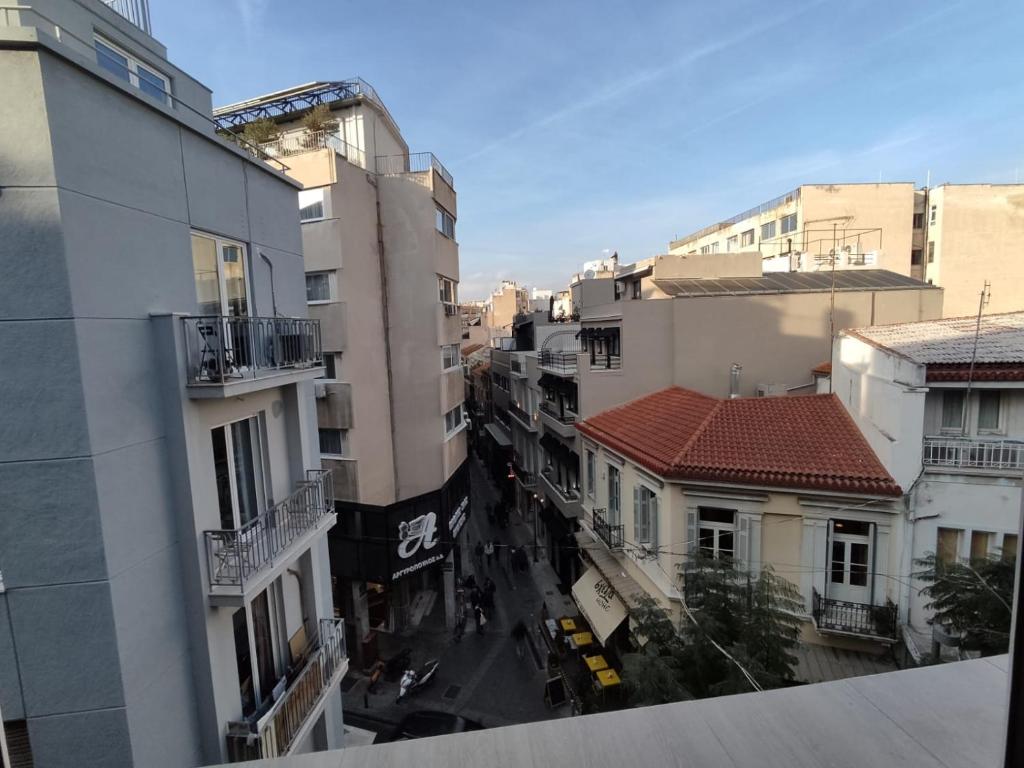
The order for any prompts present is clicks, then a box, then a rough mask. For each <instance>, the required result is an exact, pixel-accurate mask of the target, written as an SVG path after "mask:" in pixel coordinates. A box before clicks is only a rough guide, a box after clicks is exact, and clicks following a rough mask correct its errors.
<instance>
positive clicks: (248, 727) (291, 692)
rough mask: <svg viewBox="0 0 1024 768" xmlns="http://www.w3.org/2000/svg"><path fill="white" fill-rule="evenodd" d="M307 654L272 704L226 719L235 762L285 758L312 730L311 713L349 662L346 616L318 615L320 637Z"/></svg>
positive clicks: (229, 747)
mask: <svg viewBox="0 0 1024 768" xmlns="http://www.w3.org/2000/svg"><path fill="white" fill-rule="evenodd" d="M303 655H304V660H302V661H300V662H299V663H298V664H297V665H296V668H295V670H294V671H293V672H292V673H291V674H289V675H287V676H286V677H285V683H286V687H285V689H284V691H283V692H282V693H281V694H280V695H279V696H278V697H277V698H276V699H274V702H273V705H272V706H271V707H270V709H268V710H267V711H266V712H265V713H264V714H262V715H259V716H258V717H254V719H252V720H249V721H241V722H232V723H228V735H227V740H228V758H229V760H231V762H240V761H243V760H258V759H261V758H262V759H267V758H272V757H284V756H286V755H288V754H289V753H290V752H291V751H292V749H293V748H294V747H295V745H296V744H298V743H299V741H300V736H301V735H302V734H303V733H308V727H309V726H308V723H309V720H310V719H311V715H312V713H313V712H314V711H316V710H318V708H319V705H320V703H321V702H322V701H323V700H324V699H325V698H326V697H327V695H328V694H329V693H330V692H331V690H332V689H333V688H334V686H335V685H336V684H337V683H338V682H339V681H340V680H341V678H342V676H343V675H344V674H345V671H346V669H347V667H348V665H347V662H348V650H347V648H346V646H345V622H344V620H342V619H320V625H319V628H318V632H317V637H316V638H314V640H313V642H312V643H310V647H309V648H308V650H307V651H306V652H305V653H304V654H303Z"/></svg>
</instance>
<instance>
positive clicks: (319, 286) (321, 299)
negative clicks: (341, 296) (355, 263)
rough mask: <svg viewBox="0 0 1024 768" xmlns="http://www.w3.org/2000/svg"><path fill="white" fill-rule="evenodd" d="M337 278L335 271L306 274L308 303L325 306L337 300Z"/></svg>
mask: <svg viewBox="0 0 1024 768" xmlns="http://www.w3.org/2000/svg"><path fill="white" fill-rule="evenodd" d="M336 280H337V276H336V273H335V271H334V270H330V271H328V272H308V273H307V274H306V302H307V303H309V304H323V303H325V302H328V301H333V300H334V299H335V298H337V293H338V291H337V284H336Z"/></svg>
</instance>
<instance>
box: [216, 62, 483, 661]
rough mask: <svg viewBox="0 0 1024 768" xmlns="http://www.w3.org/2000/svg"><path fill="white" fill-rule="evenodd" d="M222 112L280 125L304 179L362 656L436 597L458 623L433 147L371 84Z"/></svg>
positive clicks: (465, 497) (453, 399)
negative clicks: (409, 129)
mask: <svg viewBox="0 0 1024 768" xmlns="http://www.w3.org/2000/svg"><path fill="white" fill-rule="evenodd" d="M314 107H321V109H320V110H318V113H317V117H318V118H319V120H318V121H317V123H316V125H314V126H311V124H310V121H311V119H312V118H310V117H309V115H310V113H311V110H312V109H313V108H314ZM322 107H326V108H327V109H328V110H329V112H326V111H325V110H323V109H322ZM216 116H217V119H218V121H219V122H220V124H221V126H222V127H224V128H225V129H228V130H231V131H233V132H237V131H239V130H243V129H244V126H246V125H249V124H251V123H253V121H256V120H259V119H261V118H269V119H270V120H272V121H273V122H274V123H275V125H276V131H277V134H276V135H275V136H273V137H272V138H271V139H270V140H269V141H267V142H265V143H263V144H262V148H263V150H264V151H265V152H267V153H268V154H270V155H271V156H273V157H275V158H276V159H277V160H278V161H279V162H281V163H282V164H284V165H285V166H286V168H287V170H286V173H287V174H288V175H290V176H292V177H293V178H295V179H297V180H299V181H300V182H302V185H303V187H304V189H303V190H302V191H301V192H299V207H300V214H299V215H300V219H301V221H302V238H303V249H304V253H305V257H306V297H305V298H306V301H307V303H308V305H309V313H310V316H311V317H314V318H317V319H319V320H320V322H321V327H322V329H323V347H324V352H325V354H324V362H325V367H326V378H325V379H324V380H322V381H321V382H318V384H317V401H316V402H317V419H318V422H319V435H320V456H321V461H322V464H323V466H324V467H325V468H330V469H333V470H334V476H335V486H334V487H335V492H336V499H337V502H338V513H339V514H338V517H339V525H338V526H337V528H336V529H335V531H333V532H332V535H331V539H330V544H331V567H332V574H333V576H334V578H335V600H336V604H337V605H339V606H344V607H345V615H346V616H348V617H350V623H351V626H350V628H349V631H350V633H351V636H352V639H353V640H354V641H356V642H355V643H354V646H355V647H356V648H358V649H359V650H360V651H362V655H363V662H364V663H365V662H366V661H367V660H371V659H372V657H373V656H374V654H375V650H374V647H373V638H374V637H375V633H376V632H380V631H383V632H394V631H399V630H401V629H403V628H405V627H406V626H407V625H409V624H410V623H415V622H417V621H419V620H420V618H421V617H422V616H423V614H424V613H425V612H428V611H430V610H431V609H432V607H433V605H434V603H435V602H436V601H437V600H439V599H440V600H442V601H443V602H444V606H445V610H446V617H447V618H448V619H449V620H451V619H452V618H453V616H454V578H455V576H456V575H457V573H456V572H455V570H453V568H454V567H455V566H453V562H458V560H459V558H458V538H459V533H460V532H461V530H462V528H463V526H464V524H465V521H466V519H467V514H468V503H469V477H468V465H467V464H466V438H467V435H466V432H465V425H466V415H465V413H464V407H463V399H464V385H463V372H462V361H461V355H460V345H461V340H462V321H461V317H460V311H459V304H458V281H459V250H458V244H457V242H456V240H455V221H456V216H457V203H456V193H455V189H454V181H453V179H452V176H451V174H449V173H448V171H447V170H446V169H445V167H444V166H443V165H442V164H441V163H440V162H439V161H438V159H437V158H436V157H434V156H433V155H432V154H430V153H427V152H423V153H415V154H411V153H410V152H409V148H408V145H407V144H406V141H405V139H404V138H403V137H402V134H401V132H400V131H399V128H398V125H397V123H396V122H395V120H394V118H393V117H392V116H391V114H390V113H389V111H388V109H387V107H386V106H385V105H384V103H383V102H382V101H381V99H380V97H379V96H378V95H377V93H376V92H375V91H374V90H373V88H372V87H371V86H370V85H369V84H367V83H365V82H364V81H362V80H346V81H337V82H318V83H312V84H309V85H304V86H299V87H296V88H292V89H289V90H286V91H281V92H278V93H274V94H269V95H267V96H263V97H260V98H257V99H253V100H251V101H246V102H243V103H240V104H234V105H231V106H228V107H224V108H221V109H219V110H217V112H216ZM325 118H326V119H325Z"/></svg>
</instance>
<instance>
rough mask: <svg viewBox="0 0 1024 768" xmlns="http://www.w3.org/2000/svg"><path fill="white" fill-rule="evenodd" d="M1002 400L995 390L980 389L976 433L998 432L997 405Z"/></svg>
mask: <svg viewBox="0 0 1024 768" xmlns="http://www.w3.org/2000/svg"><path fill="white" fill-rule="evenodd" d="M1001 400H1002V397H1001V396H1000V392H999V390H997V389H982V390H980V391H979V392H978V431H979V432H998V431H999V404H1000V401H1001Z"/></svg>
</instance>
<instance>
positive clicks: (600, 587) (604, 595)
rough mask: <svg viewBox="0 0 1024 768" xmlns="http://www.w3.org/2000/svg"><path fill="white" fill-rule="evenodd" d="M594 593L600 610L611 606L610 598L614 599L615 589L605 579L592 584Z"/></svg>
mask: <svg viewBox="0 0 1024 768" xmlns="http://www.w3.org/2000/svg"><path fill="white" fill-rule="evenodd" d="M594 595H595V596H596V598H597V604H598V605H599V606H601V609H602V610H605V611H607V610H609V609H610V608H611V606H612V600H614V599H615V591H614V590H613V589H612V587H611V584H609V583H608V582H607V581H599V582H597V583H596V584H595V585H594Z"/></svg>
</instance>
